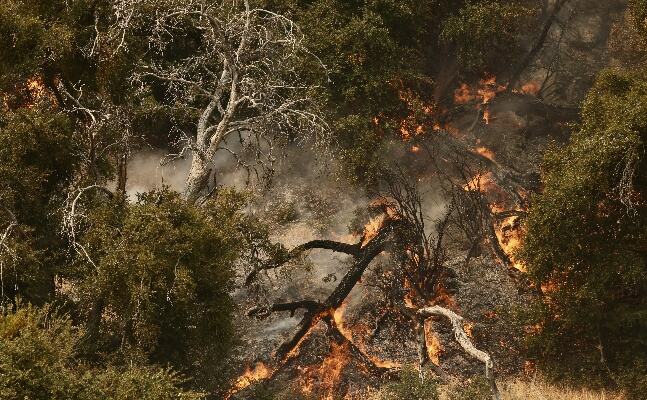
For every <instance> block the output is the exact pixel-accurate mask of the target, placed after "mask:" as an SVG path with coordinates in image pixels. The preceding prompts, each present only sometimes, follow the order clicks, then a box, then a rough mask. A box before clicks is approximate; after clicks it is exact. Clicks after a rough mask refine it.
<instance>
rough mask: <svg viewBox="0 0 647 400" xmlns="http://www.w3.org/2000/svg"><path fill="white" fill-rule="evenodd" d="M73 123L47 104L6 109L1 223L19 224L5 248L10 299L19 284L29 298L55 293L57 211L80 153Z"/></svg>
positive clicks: (0, 128)
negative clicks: (53, 278)
mask: <svg viewBox="0 0 647 400" xmlns="http://www.w3.org/2000/svg"><path fill="white" fill-rule="evenodd" d="M73 136H74V135H73V130H72V125H71V124H70V121H69V119H68V118H67V117H66V116H65V115H64V114H62V113H59V112H56V111H54V110H52V109H51V108H48V107H46V106H42V105H41V106H38V107H34V108H31V109H22V110H19V111H17V112H3V113H0V226H1V227H2V229H3V233H4V229H5V227H6V226H8V224H10V223H12V222H15V223H16V224H17V226H15V228H14V229H13V230H12V231H11V232H10V233H11V234H10V235H9V236H8V237H7V240H6V242H5V245H6V246H7V247H6V248H3V249H2V251H0V263H3V264H4V268H5V274H6V275H5V277H4V281H3V288H2V289H3V294H4V296H5V297H4V298H3V299H0V302H2V303H3V304H4V303H5V302H6V301H12V302H13V301H15V295H16V290H17V288H18V289H19V290H20V294H21V296H22V297H23V298H24V299H25V300H28V301H33V302H36V303H43V302H44V301H46V299H47V296H49V295H50V294H51V293H52V291H53V285H52V284H53V280H52V277H53V276H54V274H56V272H57V271H56V268H54V267H53V266H51V265H48V263H49V262H52V261H54V260H55V259H57V258H59V257H60V256H61V254H60V252H59V250H60V246H61V241H60V239H59V236H58V227H57V225H56V224H57V221H56V218H55V217H53V215H52V213H53V211H54V210H55V209H56V208H57V206H58V205H60V201H61V197H62V196H63V194H62V193H63V190H64V188H65V185H66V184H68V183H69V182H70V180H71V179H72V176H73V173H74V171H75V168H76V165H77V163H78V156H77V154H76V151H77V146H76V145H75V143H74V137H73Z"/></svg>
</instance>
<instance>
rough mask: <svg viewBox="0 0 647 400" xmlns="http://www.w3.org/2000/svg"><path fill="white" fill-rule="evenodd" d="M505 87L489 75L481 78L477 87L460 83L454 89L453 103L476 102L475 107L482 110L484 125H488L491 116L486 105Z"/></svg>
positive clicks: (505, 87)
mask: <svg viewBox="0 0 647 400" xmlns="http://www.w3.org/2000/svg"><path fill="white" fill-rule="evenodd" d="M506 89H507V86H506V85H499V84H497V78H496V76H494V75H490V76H488V77H485V78H483V79H481V80H480V81H479V84H478V87H477V88H472V87H471V86H470V85H468V84H466V83H462V84H461V85H460V87H459V88H458V89H456V90H455V91H454V103H455V104H468V103H472V102H476V103H478V104H477V105H476V107H477V108H478V109H482V110H483V121H484V122H485V124H486V125H489V123H490V120H491V118H492V116H491V113H490V110H489V107H488V105H489V103H490V101H492V99H494V98H495V97H496V96H497V95H498V94H499V93H501V92H503V91H505V90H506Z"/></svg>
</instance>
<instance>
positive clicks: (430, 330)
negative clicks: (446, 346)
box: [425, 320, 443, 365]
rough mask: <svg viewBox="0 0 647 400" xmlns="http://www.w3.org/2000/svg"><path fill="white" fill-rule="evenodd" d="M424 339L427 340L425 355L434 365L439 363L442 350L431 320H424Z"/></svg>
mask: <svg viewBox="0 0 647 400" xmlns="http://www.w3.org/2000/svg"><path fill="white" fill-rule="evenodd" d="M425 341H426V342H427V355H428V356H429V359H430V360H431V361H432V362H433V363H434V364H436V365H440V355H441V354H442V352H443V346H442V344H441V343H440V339H439V338H438V335H437V334H436V332H434V327H433V322H432V321H431V320H427V321H425Z"/></svg>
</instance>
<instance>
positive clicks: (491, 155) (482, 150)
mask: <svg viewBox="0 0 647 400" xmlns="http://www.w3.org/2000/svg"><path fill="white" fill-rule="evenodd" d="M476 152H477V153H478V154H480V155H482V156H483V157H485V158H487V159H488V160H490V161H494V158H495V157H496V154H494V152H493V151H492V150H490V149H488V148H487V147H483V146H479V147H477V148H476Z"/></svg>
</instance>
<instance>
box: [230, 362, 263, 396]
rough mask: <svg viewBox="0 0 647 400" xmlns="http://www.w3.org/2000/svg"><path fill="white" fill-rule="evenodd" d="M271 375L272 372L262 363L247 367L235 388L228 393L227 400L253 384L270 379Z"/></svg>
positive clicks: (237, 380)
mask: <svg viewBox="0 0 647 400" xmlns="http://www.w3.org/2000/svg"><path fill="white" fill-rule="evenodd" d="M271 374H272V370H271V369H270V368H269V367H268V366H267V365H265V364H264V363H262V362H258V363H256V365H254V366H249V367H247V369H246V370H245V372H244V373H243V374H242V375H241V376H239V377H238V379H236V382H235V383H234V386H233V388H232V389H231V390H230V391H229V393H227V395H226V396H225V399H229V398H230V397H231V396H232V395H233V394H235V393H238V392H240V391H241V390H243V389H245V388H247V387H248V386H250V385H251V384H252V383H255V382H258V381H261V380H263V379H266V378H268V377H269V376H270V375H271Z"/></svg>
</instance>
